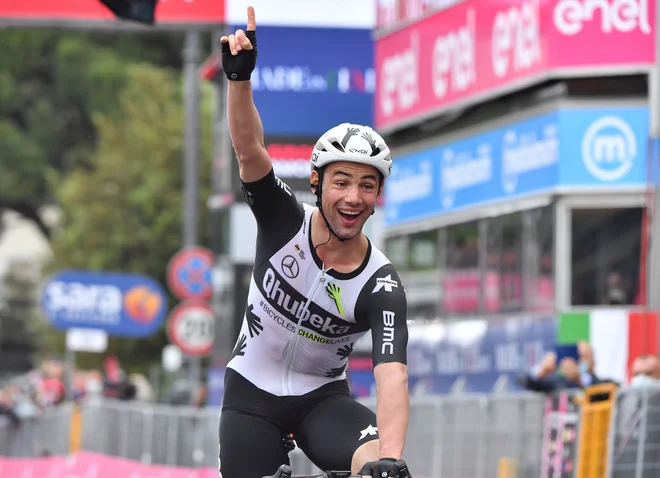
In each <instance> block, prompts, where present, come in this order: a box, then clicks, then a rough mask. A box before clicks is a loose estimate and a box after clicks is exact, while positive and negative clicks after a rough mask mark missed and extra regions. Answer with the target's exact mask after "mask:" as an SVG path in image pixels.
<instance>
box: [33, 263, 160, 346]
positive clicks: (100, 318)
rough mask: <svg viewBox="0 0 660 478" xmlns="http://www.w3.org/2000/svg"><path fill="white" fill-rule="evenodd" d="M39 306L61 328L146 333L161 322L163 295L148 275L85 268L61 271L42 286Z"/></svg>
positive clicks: (127, 333)
mask: <svg viewBox="0 0 660 478" xmlns="http://www.w3.org/2000/svg"><path fill="white" fill-rule="evenodd" d="M41 307H42V310H43V312H44V315H45V316H46V317H47V318H48V320H49V321H50V323H51V324H52V325H53V326H54V327H56V328H58V329H61V330H67V329H70V328H89V329H97V330H104V331H106V332H107V333H108V335H112V336H123V337H146V336H149V335H151V334H153V333H154V332H156V331H157V330H158V329H159V328H160V326H161V325H162V323H163V321H164V319H165V315H166V311H167V295H166V294H165V291H164V290H163V288H162V287H161V286H160V285H159V284H158V283H157V282H156V281H154V280H153V279H150V278H149V277H145V276H141V275H134V274H114V273H100V272H86V271H61V272H58V273H57V274H55V275H54V276H52V277H51V278H50V279H49V280H48V281H47V282H46V283H45V284H44V287H43V289H42V297H41Z"/></svg>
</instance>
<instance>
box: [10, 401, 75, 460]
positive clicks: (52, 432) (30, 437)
mask: <svg viewBox="0 0 660 478" xmlns="http://www.w3.org/2000/svg"><path fill="white" fill-rule="evenodd" d="M71 410H72V404H71V403H66V404H62V405H60V406H58V407H55V408H50V409H47V410H45V411H44V412H43V413H41V414H40V415H38V416H33V417H26V418H23V419H22V420H21V422H20V424H19V425H18V426H16V425H13V424H12V423H11V422H10V421H9V420H2V422H0V456H9V457H25V458H27V457H36V456H45V455H64V454H66V453H67V452H68V450H69V442H68V438H69V425H70V422H71ZM0 418H3V419H6V417H0Z"/></svg>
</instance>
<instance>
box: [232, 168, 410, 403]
mask: <svg viewBox="0 0 660 478" xmlns="http://www.w3.org/2000/svg"><path fill="white" fill-rule="evenodd" d="M243 193H244V196H245V200H246V201H247V204H248V205H249V207H250V209H251V210H252V212H253V214H254V216H255V218H256V221H257V230H258V233H257V245H256V257H255V265H254V270H253V273H252V279H251V282H250V289H249V293H248V300H247V305H246V310H245V318H244V320H243V325H242V327H241V331H240V333H239V336H238V340H237V342H236V345H235V347H234V351H233V353H232V357H231V360H230V362H229V364H228V367H229V368H232V369H234V370H236V371H237V372H238V373H240V374H241V375H243V376H244V377H245V378H246V379H248V380H249V381H250V382H252V383H253V384H254V385H256V386H257V387H259V388H261V389H262V390H265V391H267V392H269V393H272V394H274V395H277V396H287V395H302V394H305V393H308V392H310V391H312V390H315V389H317V388H318V387H320V386H322V385H324V384H326V383H328V382H332V381H335V380H341V379H344V378H345V377H346V374H345V370H346V364H347V361H348V357H349V355H350V354H351V352H352V351H353V346H354V345H355V343H356V342H357V340H358V339H359V338H360V337H361V336H362V335H364V334H365V333H366V332H367V331H369V330H371V333H372V339H373V364H374V366H376V365H378V364H380V363H383V362H400V363H404V364H405V363H406V346H407V343H408V330H407V324H406V294H405V291H404V288H403V285H402V284H401V281H400V279H399V277H398V275H397V273H396V271H395V270H394V267H393V266H392V264H391V263H390V262H389V260H388V259H387V257H385V255H384V254H383V253H382V252H381V251H379V250H378V249H377V248H376V247H374V246H373V245H372V244H371V242H369V248H368V251H367V255H366V257H365V259H364V262H363V263H362V264H361V265H360V267H358V269H357V270H355V271H353V272H351V273H347V274H344V273H338V272H336V271H334V270H332V269H330V270H326V269H324V268H323V264H322V262H321V260H320V259H319V257H318V256H317V255H316V252H315V250H314V248H313V246H312V240H311V216H312V212H313V211H314V210H315V208H313V207H311V206H308V205H303V204H300V203H298V201H297V200H296V198H295V196H294V195H293V193H292V192H291V190H290V189H289V187H288V186H287V185H286V184H285V183H284V182H282V181H281V180H280V179H279V178H277V177H276V176H275V174H274V172H273V171H272V170H271V172H270V173H269V174H268V175H267V176H266V177H264V178H262V179H260V180H259V181H255V182H252V183H243Z"/></svg>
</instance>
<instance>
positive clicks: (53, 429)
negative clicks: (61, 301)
mask: <svg viewBox="0 0 660 478" xmlns="http://www.w3.org/2000/svg"><path fill="white" fill-rule="evenodd" d="M363 402H364V403H365V404H366V405H367V406H370V407H374V406H375V402H374V401H373V400H363ZM75 410H76V407H75V406H74V405H73V404H64V405H60V406H58V407H56V408H53V409H49V410H46V411H45V412H44V413H43V414H42V415H40V416H38V417H35V418H31V419H28V420H24V421H23V423H21V425H20V426H19V427H18V428H16V427H14V426H13V425H11V424H9V423H5V424H4V425H3V424H2V423H0V454H1V455H2V456H5V457H15V458H16V457H20V458H36V457H40V456H41V457H43V456H44V455H57V456H63V455H66V453H67V452H76V453H75V455H73V456H74V457H75V460H73V462H71V461H69V462H68V463H69V464H70V466H73V465H71V463H74V464H75V463H83V462H84V463H88V462H90V460H91V458H90V457H106V458H110V457H115V458H117V459H121V460H123V461H122V463H132V465H131V466H134V467H138V466H143V467H152V468H153V469H161V468H162V469H168V470H175V468H174V467H177V469H188V470H197V471H196V472H195V473H196V474H195V475H193V474H191V473H192V472H190V473H189V476H202V475H206V474H207V473H208V470H216V471H217V466H218V458H217V455H218V423H219V418H220V417H219V411H218V410H217V409H210V408H209V409H196V408H190V407H172V406H169V405H153V404H147V403H140V402H126V401H116V400H108V399H100V398H98V399H87V400H86V401H85V402H83V403H82V404H81V406H80V409H79V410H80V415H79V416H77V415H76V412H75ZM659 418H660V387H649V388H643V389H637V388H631V389H620V390H618V391H616V390H615V389H614V387H613V386H610V385H606V386H604V385H598V386H594V387H589V388H587V389H586V390H585V391H584V392H581V391H563V392H559V393H556V394H553V395H549V396H543V395H539V394H531V393H520V394H501V395H497V394H496V395H465V396H445V397H425V398H417V397H416V398H412V399H411V416H410V427H409V435H408V442H407V446H406V453H405V458H406V460H407V461H408V462H409V463H410V466H411V469H412V470H415V476H426V477H435V478H468V477H469V478H493V477H496V476H498V477H500V478H513V477H516V478H526V477H530V478H539V477H541V478H555V477H561V478H628V477H630V478H648V477H651V476H653V477H657V476H660V419H659ZM77 424H78V425H79V426H78V425H77ZM290 456H291V462H292V466H293V467H294V470H295V471H296V473H300V474H305V473H315V472H318V470H317V469H316V468H315V467H314V466H313V465H312V464H311V463H310V462H309V461H308V460H307V459H306V458H305V456H304V454H302V452H301V451H300V450H297V449H296V450H295V451H294V452H292V453H291V454H290ZM58 459H59V460H60V462H61V460H62V459H60V458H58ZM58 459H55V458H49V460H50V461H49V462H48V463H50V465H49V466H51V467H52V466H53V463H56V462H57V460H58ZM104 459H105V458H104ZM53 460H55V461H53ZM97 461H98V460H97ZM60 462H58V463H60ZM11 463H14V464H16V463H17V462H16V461H11V460H9V461H7V460H2V459H0V477H2V476H9V475H3V473H2V469H3V468H2V467H4V468H5V469H9V468H8V467H9V466H10V464H11ZM21 463H23V464H25V463H26V462H21ZM34 463H37V462H36V461H35V462H34ZM39 463H41V464H42V465H43V466H46V465H44V463H45V462H43V460H42V461H41V462H39ZM62 463H63V462H62ZM117 463H119V462H117ZM35 466H36V465H35ZM58 466H63V465H58ZM76 466H78V465H76ZM80 466H82V465H80ZM117 466H120V465H119V464H118V465H117ZM121 466H125V465H121ZM126 466H127V465H126ZM159 467H160V468H159ZM163 467H165V468H163ZM136 469H137V468H136ZM145 470H146V468H145ZM152 471H153V470H152ZM136 473H137V472H136ZM145 473H147V472H146V471H145ZM149 473H151V472H149ZM168 473H170V474H171V475H172V476H175V472H174V471H168ZM138 474H139V473H138ZM152 475H153V476H156V474H155V472H153V473H152ZM136 476H138V475H136ZM163 476H165V475H163ZM177 476H178V475H177ZM182 476H183V475H182Z"/></svg>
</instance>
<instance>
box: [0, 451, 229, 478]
mask: <svg viewBox="0 0 660 478" xmlns="http://www.w3.org/2000/svg"><path fill="white" fill-rule="evenodd" d="M45 477H48V478H71V477H80V478H117V477H126V478H129V477H130V478H217V477H218V470H215V469H212V468H201V469H191V468H176V467H172V466H160V465H145V464H142V463H139V462H135V461H130V460H124V459H121V458H115V457H109V456H105V455H99V454H96V453H87V452H82V453H77V454H75V455H71V456H68V457H49V458H36V459H18V458H0V478H45Z"/></svg>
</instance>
